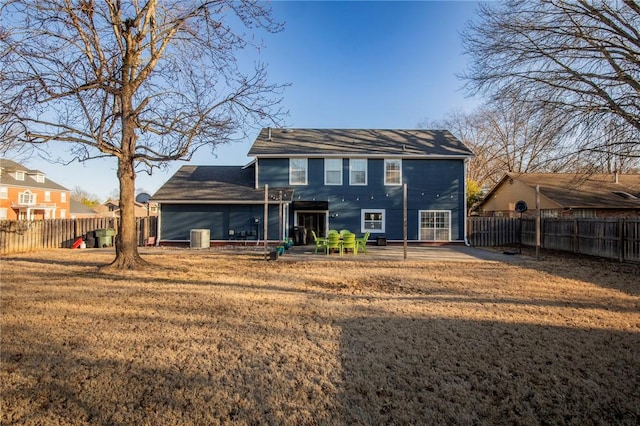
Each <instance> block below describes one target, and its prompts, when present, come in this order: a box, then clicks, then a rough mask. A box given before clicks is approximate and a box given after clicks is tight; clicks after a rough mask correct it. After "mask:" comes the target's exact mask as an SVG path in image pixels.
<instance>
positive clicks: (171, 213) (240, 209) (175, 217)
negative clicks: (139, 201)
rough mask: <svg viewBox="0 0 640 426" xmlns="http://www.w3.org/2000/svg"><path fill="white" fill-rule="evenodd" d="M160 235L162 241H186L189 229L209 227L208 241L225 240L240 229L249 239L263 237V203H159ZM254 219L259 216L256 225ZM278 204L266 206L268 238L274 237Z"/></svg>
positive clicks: (237, 234) (275, 234)
mask: <svg viewBox="0 0 640 426" xmlns="http://www.w3.org/2000/svg"><path fill="white" fill-rule="evenodd" d="M160 209H161V214H162V221H161V224H160V226H161V229H160V237H161V239H163V240H189V238H190V231H191V229H209V231H210V233H211V239H212V240H228V239H229V238H230V236H229V230H233V231H234V234H235V235H234V236H233V238H238V237H239V235H240V232H242V233H249V234H252V235H249V237H248V238H249V239H256V237H259V238H260V239H263V231H264V222H263V218H264V206H263V205H259V204H255V205H217V204H161V206H160ZM254 218H258V219H259V224H258V225H257V226H256V224H255V223H254ZM278 238H279V236H278V206H275V205H272V206H269V239H272V240H276V239H278Z"/></svg>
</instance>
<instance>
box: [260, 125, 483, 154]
mask: <svg viewBox="0 0 640 426" xmlns="http://www.w3.org/2000/svg"><path fill="white" fill-rule="evenodd" d="M249 156H254V157H275V156H280V157H282V156H307V157H313V156H321V157H326V156H367V157H371V156H380V157H384V156H396V157H425V156H428V157H471V156H473V152H472V151H471V150H470V149H469V148H467V147H466V146H465V145H464V144H463V143H462V142H461V141H460V140H458V139H457V138H456V137H455V136H453V135H452V134H451V133H450V132H449V131H448V130H391V129H281V128H277V129H272V128H266V129H262V131H261V132H260V134H259V135H258V137H257V138H256V141H255V142H254V144H253V146H252V147H251V149H250V150H249Z"/></svg>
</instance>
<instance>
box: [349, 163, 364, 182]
mask: <svg viewBox="0 0 640 426" xmlns="http://www.w3.org/2000/svg"><path fill="white" fill-rule="evenodd" d="M357 160H362V161H364V183H354V182H353V172H354V170H353V162H354V161H357ZM356 171H358V172H361V171H362V170H356ZM368 181H369V162H368V161H367V159H366V158H350V159H349V185H351V186H367V183H368Z"/></svg>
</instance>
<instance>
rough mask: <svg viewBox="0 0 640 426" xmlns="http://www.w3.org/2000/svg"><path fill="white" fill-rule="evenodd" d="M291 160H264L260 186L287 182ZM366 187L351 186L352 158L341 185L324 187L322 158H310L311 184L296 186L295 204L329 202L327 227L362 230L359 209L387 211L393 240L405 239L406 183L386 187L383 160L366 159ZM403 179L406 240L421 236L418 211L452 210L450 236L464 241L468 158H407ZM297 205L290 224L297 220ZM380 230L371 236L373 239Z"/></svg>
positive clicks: (388, 231)
mask: <svg viewBox="0 0 640 426" xmlns="http://www.w3.org/2000/svg"><path fill="white" fill-rule="evenodd" d="M288 167H289V162H288V159H286V158H284V159H282V158H280V159H270V158H268V159H264V158H263V159H260V160H259V168H258V170H259V182H260V186H263V185H264V183H265V182H266V183H268V184H269V185H270V186H287V185H289V172H288ZM367 170H368V177H367V185H366V186H357V185H354V186H351V185H349V160H348V159H346V158H345V159H344V160H343V179H342V185H324V160H323V159H321V158H310V159H309V160H308V184H307V185H296V186H294V196H293V200H294V202H295V201H297V200H300V201H328V203H329V229H343V228H346V229H350V230H352V231H354V232H357V233H361V232H362V230H361V209H384V210H385V213H386V221H385V225H386V229H385V232H384V235H385V236H386V237H387V238H388V239H390V240H400V239H402V238H403V205H402V204H403V203H402V202H403V200H402V186H398V185H393V186H385V185H384V160H383V159H381V158H375V159H369V160H368V169H367ZM402 180H403V182H406V183H407V193H408V194H407V195H408V196H407V206H408V219H407V230H408V239H409V240H417V239H418V237H419V229H418V228H419V219H418V215H419V211H420V210H449V211H451V239H452V240H462V239H464V220H465V214H464V160H462V159H460V160H456V159H403V160H402ZM293 214H294V212H293V209H292V212H291V217H290V218H289V221H290V224H293V220H294V218H293ZM375 236H376V234H372V237H375Z"/></svg>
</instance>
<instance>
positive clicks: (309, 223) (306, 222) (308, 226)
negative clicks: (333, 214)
mask: <svg viewBox="0 0 640 426" xmlns="http://www.w3.org/2000/svg"><path fill="white" fill-rule="evenodd" d="M326 222H327V212H309V211H301V212H297V214H296V223H297V226H298V227H304V229H305V230H306V234H307V244H312V243H313V236H312V235H311V231H314V232H315V233H316V235H317V236H318V237H322V236H324V235H325V233H326Z"/></svg>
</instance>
